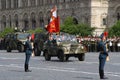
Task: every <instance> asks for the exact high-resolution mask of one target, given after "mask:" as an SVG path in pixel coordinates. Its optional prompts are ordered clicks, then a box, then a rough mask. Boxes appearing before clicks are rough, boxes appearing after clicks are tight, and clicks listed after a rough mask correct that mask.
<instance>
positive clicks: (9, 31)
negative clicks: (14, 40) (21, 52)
mask: <svg viewBox="0 0 120 80" xmlns="http://www.w3.org/2000/svg"><path fill="white" fill-rule="evenodd" d="M14 32H15V30H14V29H13V28H10V27H7V28H5V29H4V30H3V31H2V32H0V37H4V36H5V35H6V34H9V33H14Z"/></svg>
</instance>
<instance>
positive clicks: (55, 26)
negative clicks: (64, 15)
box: [47, 6, 60, 33]
mask: <svg viewBox="0 0 120 80" xmlns="http://www.w3.org/2000/svg"><path fill="white" fill-rule="evenodd" d="M47 30H48V32H49V33H52V32H59V31H60V26H59V17H58V16H57V7H56V6H54V7H53V9H51V19H50V23H49V24H48V26H47Z"/></svg>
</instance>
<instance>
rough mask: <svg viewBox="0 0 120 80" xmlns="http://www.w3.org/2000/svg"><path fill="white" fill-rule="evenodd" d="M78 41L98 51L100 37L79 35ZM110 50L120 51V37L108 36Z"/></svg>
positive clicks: (1, 41)
mask: <svg viewBox="0 0 120 80" xmlns="http://www.w3.org/2000/svg"><path fill="white" fill-rule="evenodd" d="M77 41H78V42H79V43H82V44H84V45H85V46H86V48H87V51H88V52H98V47H97V45H98V42H99V41H100V38H99V37H77ZM107 41H108V42H107V43H108V49H109V51H110V52H120V37H113V38H107ZM4 49H5V45H4V38H0V50H4Z"/></svg>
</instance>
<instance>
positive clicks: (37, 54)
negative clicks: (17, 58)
mask: <svg viewBox="0 0 120 80" xmlns="http://www.w3.org/2000/svg"><path fill="white" fill-rule="evenodd" d="M34 54H35V56H40V55H41V51H39V50H38V48H34Z"/></svg>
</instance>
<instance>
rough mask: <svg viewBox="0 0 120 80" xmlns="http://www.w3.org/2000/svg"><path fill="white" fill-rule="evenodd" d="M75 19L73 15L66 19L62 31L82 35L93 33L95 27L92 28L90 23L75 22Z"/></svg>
mask: <svg viewBox="0 0 120 80" xmlns="http://www.w3.org/2000/svg"><path fill="white" fill-rule="evenodd" d="M73 19H74V18H72V17H67V18H66V19H65V21H64V23H63V25H61V31H62V32H66V33H69V34H74V35H81V36H88V35H92V33H93V31H94V30H95V28H91V27H90V26H89V25H87V24H83V23H78V24H75V23H74V20H73Z"/></svg>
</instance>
